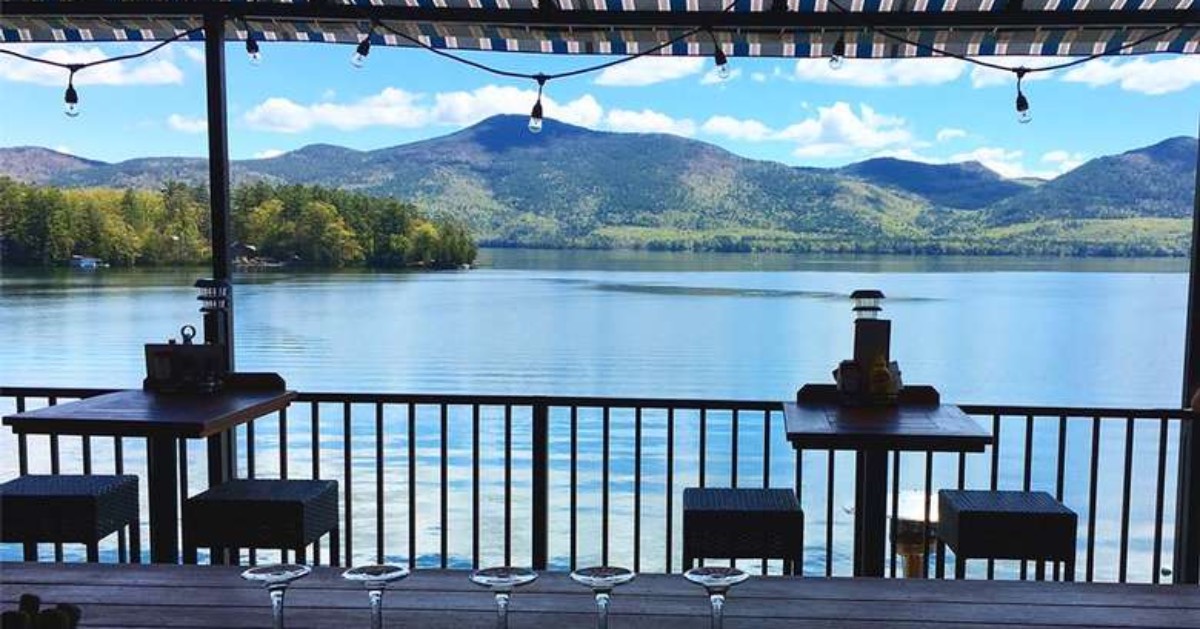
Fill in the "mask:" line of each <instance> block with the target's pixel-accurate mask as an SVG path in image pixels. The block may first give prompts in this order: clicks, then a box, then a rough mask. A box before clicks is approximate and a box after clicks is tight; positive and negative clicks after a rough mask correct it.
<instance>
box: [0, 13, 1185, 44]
mask: <svg viewBox="0 0 1200 629" xmlns="http://www.w3.org/2000/svg"><path fill="white" fill-rule="evenodd" d="M726 2H727V0H559V2H558V4H559V9H558V10H557V11H556V12H555V13H556V15H557V16H558V18H557V19H556V20H555V21H553V23H551V24H546V23H538V22H536V21H533V20H530V19H529V16H530V10H531V9H536V8H537V0H327V1H326V2H325V3H324V5H322V6H332V7H333V8H335V9H341V11H340V12H335V13H336V15H334V16H329V17H326V16H318V15H316V14H317V13H319V9H318V8H317V7H316V4H315V3H312V2H307V3H306V2H304V1H302V0H296V1H295V2H290V1H286V0H210V1H209V2H208V4H216V5H221V4H222V3H228V6H229V7H231V8H232V7H236V8H237V9H238V11H237V14H238V15H245V16H247V19H246V20H242V19H236V20H234V21H233V22H232V24H233V27H232V28H230V29H229V31H228V32H229V37H230V39H244V38H245V37H246V31H247V29H249V30H250V31H252V32H253V34H254V36H255V37H256V38H257V39H259V40H263V41H294V42H327V43H357V42H358V41H359V40H361V39H362V37H363V35H364V33H367V32H368V31H369V30H370V29H369V25H370V23H371V22H370V20H371V19H375V18H378V15H377V14H376V11H379V10H381V9H388V8H392V9H396V8H404V7H408V8H413V9H423V10H426V11H425V12H424V13H422V15H423V16H424V19H423V20H420V21H410V20H403V21H401V20H396V21H393V20H386V23H387V25H388V26H389V27H390V28H393V29H395V30H398V31H401V32H404V33H406V34H408V35H410V36H411V37H414V38H416V39H418V40H419V41H421V42H423V43H425V44H426V45H429V46H433V47H436V48H443V49H462V50H498V51H510V52H540V53H556V54H633V53H637V52H640V51H644V50H646V49H649V48H652V47H654V46H657V45H660V44H662V43H664V42H666V41H669V40H671V39H674V38H675V37H677V36H679V35H680V34H682V33H684V32H686V31H688V30H689V28H691V26H688V25H689V24H692V25H694V21H692V22H688V21H687V20H681V21H680V23H679V24H678V25H673V24H672V22H671V18H672V17H673V16H688V15H689V14H692V15H696V14H701V13H703V12H708V13H709V14H712V13H714V12H719V11H721V10H722V9H724V8H725V4H726ZM1193 2H1194V0H1025V2H1024V3H1023V4H1022V7H1021V9H1022V10H1021V11H1020V15H1022V16H1030V15H1032V16H1036V17H1038V18H1043V19H1039V20H1033V21H1028V20H1027V21H1024V22H1022V21H1020V20H1017V22H1018V23H1020V24H1023V25H1021V26H1014V27H1003V26H1000V27H987V26H986V25H987V21H986V20H980V19H974V20H968V21H966V22H964V24H966V25H965V26H964V25H961V24H960V25H955V24H956V22H955V21H954V20H953V19H946V18H954V17H957V16H962V17H973V18H978V17H980V16H984V17H987V16H995V17H1000V16H1006V15H1013V13H1012V12H1011V11H1009V9H1010V7H1008V2H1007V0H840V1H839V2H837V3H836V4H835V3H833V2H829V1H828V0H787V3H788V8H789V13H788V15H789V16H790V17H791V18H792V19H791V21H789V22H788V23H787V24H786V26H778V27H771V26H770V25H769V24H767V25H764V24H763V23H762V21H760V22H759V23H757V24H756V25H750V26H744V27H738V28H726V27H722V28H719V29H716V30H715V38H716V40H717V41H719V45H720V46H721V47H722V48H723V49H724V50H725V52H726V53H727V54H729V55H731V56H750V57H823V56H828V55H830V54H831V51H832V49H833V45H834V43H835V42H836V41H837V40H838V39H839V38H840V39H843V40H844V42H845V44H846V56H847V57H858V58H897V57H921V56H930V55H933V54H936V53H934V52H932V51H931V50H930V48H931V47H932V48H936V49H938V50H943V51H946V52H949V53H952V54H959V55H970V56H979V55H1031V56H1076V55H1091V54H1098V53H1102V52H1105V51H1112V50H1115V49H1117V48H1120V47H1122V46H1125V45H1128V44H1130V43H1132V42H1135V41H1138V40H1142V39H1145V41H1144V42H1142V43H1140V44H1138V45H1136V46H1133V47H1131V48H1127V49H1125V50H1123V51H1122V54H1142V53H1149V52H1176V53H1196V52H1200V10H1197V9H1196V8H1194V7H1193ZM159 3H161V4H162V5H163V6H164V7H170V9H171V10H169V11H165V12H164V14H163V15H160V16H154V15H124V14H123V13H128V12H127V11H115V12H113V14H111V15H109V14H107V13H104V14H103V15H105V17H100V16H97V15H84V14H75V12H74V11H70V12H68V13H69V14H64V15H56V14H55V13H54V8H53V7H55V6H56V5H57V6H70V5H74V4H75V2H72V1H70V0H24V1H23V2H12V1H11V0H9V1H6V2H5V4H4V7H3V8H0V42H89V41H94V42H112V41H155V40H163V39H167V38H170V37H173V36H176V35H178V34H180V33H183V32H186V31H188V30H190V29H194V28H197V27H198V26H200V24H201V17H200V14H199V9H197V13H196V14H192V15H189V14H188V13H187V9H186V8H181V7H187V5H189V4H191V5H196V4H197V3H195V2H185V1H183V0H151V1H146V0H143V1H142V2H141V3H140V4H141V5H155V4H159ZM106 4H107V5H114V6H120V5H122V4H123V3H122V2H121V0H112V1H111V2H104V1H103V0H93V1H92V2H91V3H90V4H89V6H96V5H106ZM771 4H772V0H739V1H738V2H737V3H736V4H735V5H734V6H733V7H731V8H730V9H729V11H730V13H732V14H734V16H735V17H738V16H741V17H745V15H744V14H754V13H758V14H762V15H769V11H770V9H771ZM17 5H22V6H37V5H41V6H43V7H46V9H45V10H42V11H38V12H31V13H27V14H24V15H22V14H20V13H19V12H16V11H19V8H17V9H15V10H14V7H17ZM839 5H840V7H839ZM306 6H307V7H313V10H312V12H310V13H309V14H308V15H304V16H302V17H292V16H284V15H281V14H280V12H272V11H270V10H269V9H271V8H280V7H293V8H294V7H306ZM842 8H845V9H848V10H849V14H847V13H844V12H843V11H842ZM464 9H467V10H469V9H474V10H477V11H476V13H477V14H478V16H479V19H470V18H466V19H464V18H463V16H462V12H461V11H460V13H459V15H458V17H456V18H455V19H453V20H451V19H446V20H439V19H438V13H439V11H445V12H447V13H450V12H452V11H454V10H464ZM509 11H511V12H512V15H514V16H515V15H517V13H518V12H519V13H520V14H522V17H520V18H517V17H512V18H510V17H508V16H506V15H505V13H506V12H509ZM260 12H261V14H260ZM1155 12H1157V13H1163V14H1170V15H1173V16H1178V15H1181V14H1182V15H1184V16H1185V18H1186V17H1188V16H1190V18H1191V19H1184V20H1181V21H1180V22H1178V23H1166V24H1164V23H1156V24H1151V23H1147V21H1145V20H1132V19H1130V20H1128V22H1127V23H1123V20H1122V18H1123V17H1124V16H1129V17H1133V16H1139V15H1147V14H1150V13H1155ZM35 13H36V14H35ZM299 13H300V14H303V13H304V12H303V11H301V12H299ZM1084 13H1087V14H1088V15H1093V16H1094V15H1096V14H1103V16H1105V17H1106V19H1103V20H1093V21H1092V22H1086V23H1084V22H1079V23H1075V24H1074V25H1073V26H1070V27H1067V26H1064V25H1065V24H1072V23H1073V20H1072V18H1073V17H1076V16H1079V15H1082V14H1084ZM360 14H361V17H358V18H356V17H355V16H359V15H360ZM619 14H626V15H636V14H641V15H645V16H650V17H652V18H655V19H648V20H646V22H645V24H635V23H632V22H630V21H628V20H614V21H613V22H612V23H610V24H608V25H605V16H616V15H619ZM805 15H809V16H812V17H814V18H818V17H830V16H835V15H836V16H840V17H841V18H844V19H853V18H855V17H859V18H862V19H863V21H864V23H865V22H868V21H869V20H870V18H871V17H873V16H876V17H878V16H888V17H894V16H907V17H908V18H910V19H908V20H907V21H905V22H904V24H903V25H902V26H899V27H896V26H888V27H887V29H886V30H887V33H891V34H892V35H895V36H897V37H889V36H888V35H887V34H885V33H881V32H879V28H876V29H874V30H869V29H865V28H857V29H855V28H849V29H847V28H831V27H825V26H822V27H817V26H811V27H809V26H805V25H803V23H802V20H801V21H798V20H799V18H798V17H797V16H799V17H803V16H805ZM575 17H578V18H579V19H578V20H573V19H572V18H575ZM922 17H927V18H928V21H927V22H922ZM585 18H586V19H585ZM1055 18H1058V19H1055ZM814 23H821V22H820V20H814ZM825 23H826V24H827V23H828V22H827V21H826V22H825ZM996 23H1000V24H1002V23H1003V20H998V21H997V22H996ZM798 24H799V26H798ZM1031 24H1033V25H1031ZM1169 26H1179V28H1174V29H1172V30H1169V31H1166V32H1164V30H1165V28H1166V27H1169ZM189 37H190V38H191V39H196V40H201V39H203V35H202V34H201V33H194V34H192V35H190V36H189ZM371 37H372V43H373V44H376V45H393V46H411V45H412V43H411V42H408V41H405V40H404V39H402V38H399V37H397V36H395V35H394V34H392V33H387V32H380V29H375V30H374V32H373V33H372V35H371ZM899 38H903V39H906V40H909V41H911V42H917V43H919V44H922V45H914V44H912V43H904V42H902V41H900V40H899ZM712 50H713V39H712V38H710V37H709V36H708V35H707V34H697V35H695V36H693V37H690V38H688V39H686V40H683V41H679V42H676V43H674V44H672V45H671V46H668V47H666V48H664V49H662V50H661V51H658V52H659V54H663V55H675V56H683V55H708V54H712Z"/></svg>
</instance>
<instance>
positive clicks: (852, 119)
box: [778, 102, 914, 157]
mask: <svg viewBox="0 0 1200 629" xmlns="http://www.w3.org/2000/svg"><path fill="white" fill-rule="evenodd" d="M778 137H780V138H782V139H787V140H792V141H794V142H796V143H797V144H798V146H797V147H796V149H795V150H794V151H792V154H793V155H795V156H797V157H836V156H839V155H852V154H855V153H861V152H863V151H878V150H881V149H884V148H889V147H901V146H905V145H912V144H913V143H914V140H913V136H912V132H910V131H909V130H908V128H907V123H906V122H905V120H904V119H903V118H899V117H895V116H886V115H882V114H879V113H877V112H876V111H875V110H874V109H872V108H871V107H869V106H867V105H860V106H859V112H858V113H855V111H854V109H853V108H852V107H851V106H850V105H849V104H848V103H844V102H838V103H835V104H833V105H832V106H830V107H818V108H817V116H816V117H815V118H807V119H805V120H803V121H801V122H798V123H796V124H793V125H790V126H788V127H787V128H785V129H783V130H782V131H780V132H779V134H778Z"/></svg>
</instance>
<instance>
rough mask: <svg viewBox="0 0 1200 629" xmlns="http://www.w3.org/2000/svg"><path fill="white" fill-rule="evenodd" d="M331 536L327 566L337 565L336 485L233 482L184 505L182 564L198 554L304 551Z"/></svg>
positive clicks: (299, 554)
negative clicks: (198, 551) (245, 550)
mask: <svg viewBox="0 0 1200 629" xmlns="http://www.w3.org/2000/svg"><path fill="white" fill-rule="evenodd" d="M326 533H328V534H329V548H330V551H329V561H330V564H331V565H337V564H338V563H339V561H338V543H339V542H338V484H337V481H332V480H233V481H229V482H228V483H225V484H223V485H219V486H217V487H214V488H212V489H209V490H208V491H205V492H203V493H200V494H197V495H195V496H193V497H191V498H188V499H187V500H186V501H184V503H183V560H184V562H185V563H196V549H197V548H199V547H206V548H209V549H224V548H228V549H230V550H234V549H238V548H278V549H280V550H282V551H287V550H294V551H295V552H296V561H297V563H304V562H305V557H306V555H305V548H306V547H307V546H308V545H309V544H312V543H314V542H316V541H317V540H319V539H320V538H321V537H322V536H323V535H325V534H326Z"/></svg>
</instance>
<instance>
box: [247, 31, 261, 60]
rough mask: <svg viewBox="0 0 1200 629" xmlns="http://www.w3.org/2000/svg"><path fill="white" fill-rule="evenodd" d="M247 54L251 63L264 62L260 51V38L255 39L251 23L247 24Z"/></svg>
mask: <svg viewBox="0 0 1200 629" xmlns="http://www.w3.org/2000/svg"><path fill="white" fill-rule="evenodd" d="M246 56H247V57H249V58H250V65H254V66H256V65H259V64H261V63H262V53H261V52H259V51H258V40H256V39H254V32H253V31H251V30H250V25H249V24H247V25H246Z"/></svg>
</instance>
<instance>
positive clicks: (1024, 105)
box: [1013, 67, 1033, 124]
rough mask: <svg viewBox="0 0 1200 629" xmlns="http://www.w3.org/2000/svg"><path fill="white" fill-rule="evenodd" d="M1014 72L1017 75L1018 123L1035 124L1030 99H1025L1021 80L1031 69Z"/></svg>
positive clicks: (1018, 69) (1020, 69)
mask: <svg viewBox="0 0 1200 629" xmlns="http://www.w3.org/2000/svg"><path fill="white" fill-rule="evenodd" d="M1013 72H1015V73H1016V75H1017V122H1019V123H1021V124H1029V123H1030V122H1033V114H1031V113H1029V99H1028V98H1025V92H1023V91H1021V79H1024V78H1025V74H1026V73H1028V72H1029V68H1024V67H1021V68H1017V69H1016V70H1014V71H1013Z"/></svg>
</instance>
